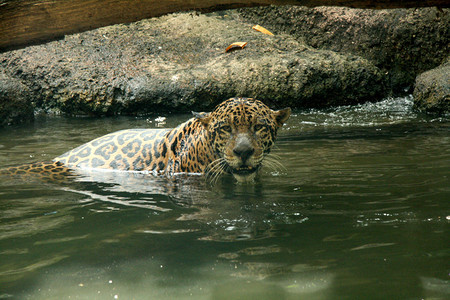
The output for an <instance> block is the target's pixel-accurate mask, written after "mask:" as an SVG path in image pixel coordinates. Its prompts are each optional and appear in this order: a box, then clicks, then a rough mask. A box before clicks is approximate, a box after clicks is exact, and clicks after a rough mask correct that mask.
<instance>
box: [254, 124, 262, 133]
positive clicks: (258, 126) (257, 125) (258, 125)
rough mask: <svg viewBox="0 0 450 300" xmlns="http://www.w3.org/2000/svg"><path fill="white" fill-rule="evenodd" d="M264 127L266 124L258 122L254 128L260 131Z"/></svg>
mask: <svg viewBox="0 0 450 300" xmlns="http://www.w3.org/2000/svg"><path fill="white" fill-rule="evenodd" d="M263 128H264V125H261V124H256V125H255V126H254V127H253V130H255V131H260V130H261V129H263Z"/></svg>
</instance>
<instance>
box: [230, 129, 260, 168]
mask: <svg viewBox="0 0 450 300" xmlns="http://www.w3.org/2000/svg"><path fill="white" fill-rule="evenodd" d="M254 152H255V149H254V148H253V146H252V144H251V142H250V140H249V138H248V137H247V136H243V135H241V136H238V138H237V140H236V146H235V147H234V149H233V153H234V154H235V155H236V156H238V157H240V158H241V159H242V162H243V163H245V161H247V159H248V158H249V157H250V156H251V155H252V154H253V153H254Z"/></svg>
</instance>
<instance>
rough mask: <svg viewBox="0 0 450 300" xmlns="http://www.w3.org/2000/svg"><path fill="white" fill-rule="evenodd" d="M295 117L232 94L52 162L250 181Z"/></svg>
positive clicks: (110, 136)
mask: <svg viewBox="0 0 450 300" xmlns="http://www.w3.org/2000/svg"><path fill="white" fill-rule="evenodd" d="M289 116H290V109H289V108H286V109H283V110H279V111H273V110H271V109H270V108H269V107H267V106H266V105H265V104H263V103H262V102H261V101H258V100H254V99H250V98H231V99H228V100H226V101H224V102H222V103H221V104H219V105H218V106H217V107H216V108H215V109H214V110H213V111H212V112H210V113H194V118H192V119H189V120H188V121H186V122H185V123H183V124H181V125H179V126H178V127H176V128H174V129H171V130H169V129H129V130H121V131H117V132H114V133H110V134H107V135H105V136H102V137H99V138H97V139H95V140H93V141H90V142H88V143H86V144H83V145H81V146H79V147H77V148H75V149H73V150H70V151H68V152H66V153H64V154H62V155H61V156H58V157H56V158H55V159H54V160H53V162H52V163H51V164H49V165H50V166H54V167H55V168H56V167H58V168H60V167H61V166H63V167H65V168H67V169H111V170H124V171H149V172H153V173H155V174H164V175H167V176H171V175H173V174H175V173H202V174H207V175H210V176H212V177H213V178H217V177H218V176H219V175H220V174H223V173H230V174H233V176H234V177H235V178H236V179H237V180H238V181H250V180H252V179H253V178H254V177H255V175H256V173H257V171H258V170H259V169H260V168H261V167H262V165H263V161H264V159H265V158H266V157H267V155H268V154H269V153H270V149H271V147H272V145H273V143H274V142H275V138H276V134H277V131H278V129H279V128H280V127H281V126H282V125H283V123H284V122H285V121H286V120H287V119H288V118H289ZM49 168H51V167H49ZM16 169H17V168H16ZM10 171H11V173H12V172H13V168H10ZM22 171H23V170H22ZM47 171H50V172H51V171H52V170H47Z"/></svg>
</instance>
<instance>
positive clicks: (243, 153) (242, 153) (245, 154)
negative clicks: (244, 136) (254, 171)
mask: <svg viewBox="0 0 450 300" xmlns="http://www.w3.org/2000/svg"><path fill="white" fill-rule="evenodd" d="M233 152H234V154H236V155H237V156H238V157H240V158H241V159H242V161H243V162H245V161H247V159H248V158H249V157H250V156H251V155H252V154H253V153H254V152H255V149H241V148H234V149H233Z"/></svg>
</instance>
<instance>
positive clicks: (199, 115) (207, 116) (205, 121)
mask: <svg viewBox="0 0 450 300" xmlns="http://www.w3.org/2000/svg"><path fill="white" fill-rule="evenodd" d="M192 114H193V115H194V118H196V119H197V120H199V121H200V123H202V125H203V126H204V127H205V128H208V125H209V121H210V120H211V113H205V112H195V111H193V112H192Z"/></svg>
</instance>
